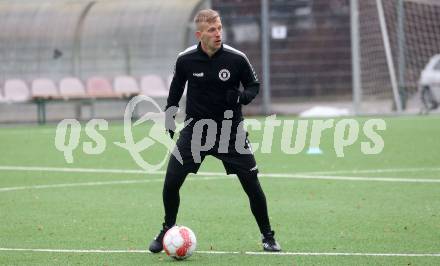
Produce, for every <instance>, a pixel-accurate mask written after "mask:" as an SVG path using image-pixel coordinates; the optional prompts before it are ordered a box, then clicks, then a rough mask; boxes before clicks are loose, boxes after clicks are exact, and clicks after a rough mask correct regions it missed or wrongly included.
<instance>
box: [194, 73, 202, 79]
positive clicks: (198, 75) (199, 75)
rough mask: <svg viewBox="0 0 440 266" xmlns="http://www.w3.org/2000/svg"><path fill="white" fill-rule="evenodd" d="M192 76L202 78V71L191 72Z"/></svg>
mask: <svg viewBox="0 0 440 266" xmlns="http://www.w3.org/2000/svg"><path fill="white" fill-rule="evenodd" d="M193 76H194V77H198V78H203V72H200V73H193Z"/></svg>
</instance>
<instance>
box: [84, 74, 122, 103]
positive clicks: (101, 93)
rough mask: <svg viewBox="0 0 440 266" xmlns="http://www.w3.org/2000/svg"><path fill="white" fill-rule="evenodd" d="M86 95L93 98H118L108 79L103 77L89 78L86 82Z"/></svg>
mask: <svg viewBox="0 0 440 266" xmlns="http://www.w3.org/2000/svg"><path fill="white" fill-rule="evenodd" d="M87 95H88V96H89V97H93V98H115V97H118V95H117V94H116V93H115V92H114V91H113V88H112V85H111V84H110V82H109V81H108V79H106V78H103V77H91V78H89V79H88V80H87Z"/></svg>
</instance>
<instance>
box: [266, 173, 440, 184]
mask: <svg viewBox="0 0 440 266" xmlns="http://www.w3.org/2000/svg"><path fill="white" fill-rule="evenodd" d="M259 176H262V177H272V178H286V179H314V180H316V179H318V180H344V181H369V182H370V181H371V182H374V181H375V182H398V183H440V179H427V178H394V177H359V176H327V175H322V176H321V175H294V176H291V175H282V174H276V175H273V174H260V175H259Z"/></svg>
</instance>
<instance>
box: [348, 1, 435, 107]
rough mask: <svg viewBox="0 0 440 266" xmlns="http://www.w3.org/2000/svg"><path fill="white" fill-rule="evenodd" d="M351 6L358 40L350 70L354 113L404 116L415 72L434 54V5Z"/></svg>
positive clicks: (414, 87)
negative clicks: (354, 76)
mask: <svg viewBox="0 0 440 266" xmlns="http://www.w3.org/2000/svg"><path fill="white" fill-rule="evenodd" d="M353 1H356V2H357V5H358V8H357V12H358V22H357V25H358V26H357V29H355V30H357V34H358V40H359V41H358V42H357V44H358V53H357V56H356V54H353V56H354V61H353V64H358V66H359V74H358V78H359V80H360V81H359V83H358V84H359V85H360V86H359V89H358V96H359V97H358V101H357V103H356V102H355V108H357V110H358V112H359V113H368V112H371V111H372V109H375V108H378V109H379V111H383V112H386V111H387V110H388V111H396V110H399V109H400V108H401V109H403V110H404V109H406V108H407V103H408V99H409V98H411V97H412V98H414V97H415V96H416V95H417V94H418V81H419V78H420V73H421V71H422V70H423V68H424V67H425V66H426V64H427V63H428V61H429V60H430V58H432V57H433V56H434V55H435V54H439V53H440V0H353ZM353 1H352V3H353ZM352 26H353V24H352ZM353 45H355V44H353ZM417 99H419V98H417ZM419 102H420V101H419ZM356 105H357V106H356Z"/></svg>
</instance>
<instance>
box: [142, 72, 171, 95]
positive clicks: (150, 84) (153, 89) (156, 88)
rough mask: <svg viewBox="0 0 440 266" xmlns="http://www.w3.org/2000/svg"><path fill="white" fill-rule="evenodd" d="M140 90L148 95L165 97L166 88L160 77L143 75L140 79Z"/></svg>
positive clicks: (166, 93)
mask: <svg viewBox="0 0 440 266" xmlns="http://www.w3.org/2000/svg"><path fill="white" fill-rule="evenodd" d="M141 92H142V94H144V95H147V96H150V97H167V96H168V89H166V88H165V83H164V81H163V80H162V78H161V77H159V76H157V75H147V76H143V77H142V79H141Z"/></svg>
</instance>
